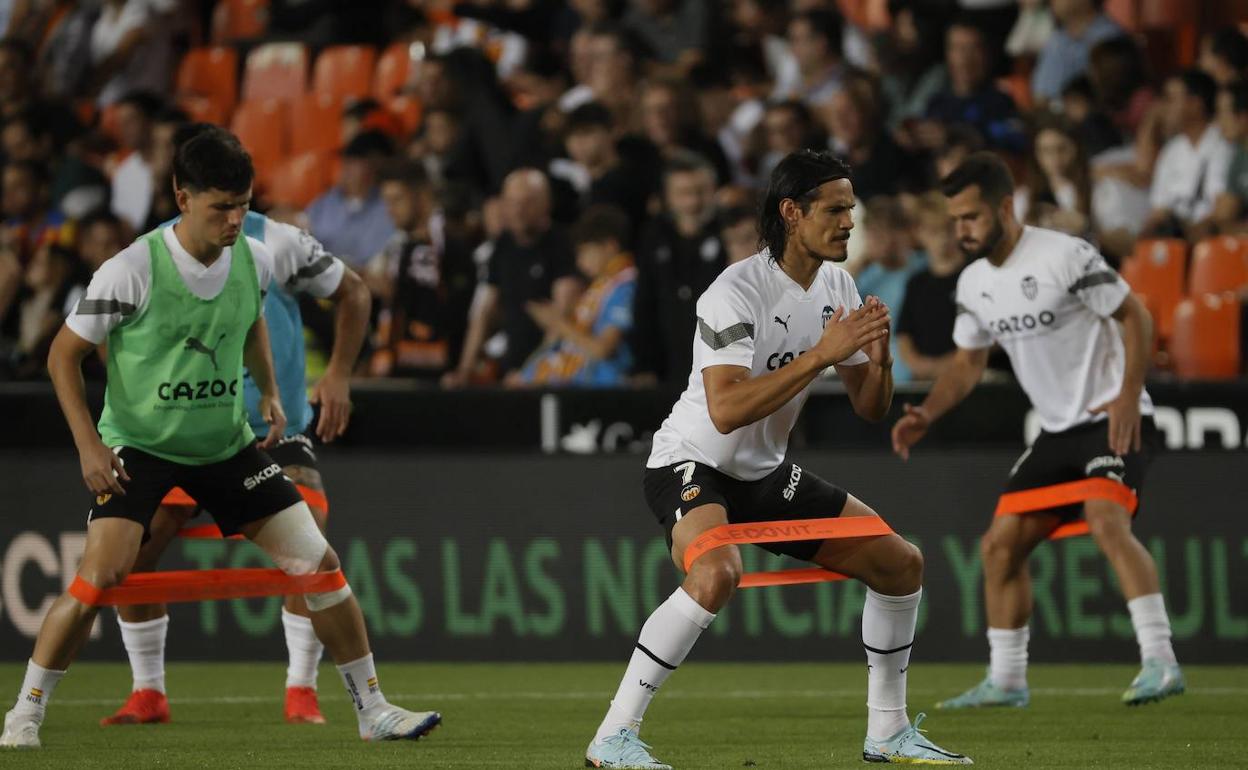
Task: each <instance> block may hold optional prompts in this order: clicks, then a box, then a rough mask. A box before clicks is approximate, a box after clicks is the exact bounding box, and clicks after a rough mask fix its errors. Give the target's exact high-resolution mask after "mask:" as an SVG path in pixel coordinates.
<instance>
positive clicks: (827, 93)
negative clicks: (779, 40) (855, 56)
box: [772, 10, 845, 105]
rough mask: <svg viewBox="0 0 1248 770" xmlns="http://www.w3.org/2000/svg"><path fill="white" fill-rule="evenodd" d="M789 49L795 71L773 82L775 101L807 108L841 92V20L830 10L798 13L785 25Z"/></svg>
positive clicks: (843, 71)
mask: <svg viewBox="0 0 1248 770" xmlns="http://www.w3.org/2000/svg"><path fill="white" fill-rule="evenodd" d="M788 32H789V35H788V37H789V47H790V49H791V50H792V52H793V58H794V59H796V60H797V69H796V70H795V71H792V72H786V73H783V74H782V75H781V77H779V78H777V82H776V90H775V92H774V93H773V94H772V96H773V98H776V99H800V100H801V101H804V102H806V103H807V104H810V105H818V104H823V103H824V102H826V101H827V100H828V99H830V98H832V94H834V93H836V92H837V91H838V90H839V89H840V88H841V81H842V79H843V78H844V77H845V62H844V59H843V57H842V55H841V40H842V37H843V35H844V28H843V27H842V24H841V17H840V14H838V13H837V12H836V11H832V10H811V11H804V12H801V13H798V14H797V15H795V16H794V17H793V20H792V21H790V22H789V30H788Z"/></svg>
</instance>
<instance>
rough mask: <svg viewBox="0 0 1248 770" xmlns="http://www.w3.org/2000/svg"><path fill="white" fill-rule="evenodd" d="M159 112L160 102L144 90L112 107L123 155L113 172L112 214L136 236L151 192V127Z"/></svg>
mask: <svg viewBox="0 0 1248 770" xmlns="http://www.w3.org/2000/svg"><path fill="white" fill-rule="evenodd" d="M162 109H164V101H163V100H162V99H161V98H160V97H159V96H157V95H156V94H153V93H150V92H147V91H136V92H134V93H130V94H126V95H125V96H124V97H122V98H121V99H119V100H118V101H117V105H116V108H115V111H116V116H117V138H118V141H119V143H120V144H121V150H122V152H124V153H125V156H124V157H123V158H122V160H121V162H120V163H119V164H118V165H117V167H116V169H114V170H113V196H112V201H113V202H112V206H113V213H114V214H116V215H117V216H119V217H121V218H122V220H123V221H125V223H126V224H128V225H129V226H130V229H132V230H134V231H135V232H136V233H139V232H143V227H144V225H146V224H147V215H148V212H149V211H150V210H151V205H152V193H153V192H154V191H155V173H154V172H153V170H152V157H153V152H154V145H153V143H152V127H153V125H154V124H155V122H156V117H157V115H159V114H160V112H161V110H162Z"/></svg>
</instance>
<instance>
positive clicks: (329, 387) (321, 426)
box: [311, 267, 373, 443]
mask: <svg viewBox="0 0 1248 770" xmlns="http://www.w3.org/2000/svg"><path fill="white" fill-rule="evenodd" d="M330 299H331V300H332V301H333V302H334V305H335V310H334V349H333V351H331V353H330V356H329V365H328V366H326V367H325V375H324V376H323V377H321V379H320V380H318V381H317V383H316V386H315V387H313V388H312V398H311V401H312V403H314V404H320V406H321V417H320V420H319V421H318V422H317V425H316V435H317V436H318V437H319V438H320V439H321V441H323V442H325V443H329V442H330V441H333V440H334V439H336V438H338V437H339V436H341V435H342V434H343V433H345V432H346V430H347V423H348V421H350V419H351V372H352V370H354V369H355V362H356V361H357V360H358V359H359V357H360V349H361V348H363V347H364V337H365V335H367V334H368V315H369V311H370V310H371V309H372V303H373V299H372V296H371V295H370V294H369V292H368V286H366V285H365V284H364V281H363V279H361V278H360V276H358V275H356V274H355V272H354V271H353V270H351V268H349V267H344V268H343V273H342V281H341V282H340V283H339V284H338V288H337V289H336V290H335V291H334V293H333V294H331V295H330Z"/></svg>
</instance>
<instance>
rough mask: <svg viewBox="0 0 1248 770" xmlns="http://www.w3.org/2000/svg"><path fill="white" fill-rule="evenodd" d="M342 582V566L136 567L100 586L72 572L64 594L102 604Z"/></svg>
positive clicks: (322, 589)
mask: <svg viewBox="0 0 1248 770" xmlns="http://www.w3.org/2000/svg"><path fill="white" fill-rule="evenodd" d="M346 585H347V579H346V577H344V576H343V574H342V570H334V571H333V572H314V573H312V574H311V575H287V574H286V573H284V572H282V571H281V570H280V569H193V570H176V571H172V572H144V573H139V574H136V575H131V576H130V577H128V578H126V579H125V580H124V581H122V583H121V584H120V585H118V586H116V587H114V588H105V589H100V588H96V587H95V586H93V585H91V584H90V583H88V582H87V581H86V580H83V579H82V577H81V576H75V577H74V582H73V583H71V584H70V586H69V595H70V596H72V597H74V598H75V599H77V600H78V601H80V602H82V603H83V604H88V605H91V606H93V607H107V606H117V605H123V604H162V603H164V604H168V603H172V602H198V601H212V600H217V599H247V598H251V597H255V596H286V595H288V594H307V593H328V592H331V591H337V590H339V589H341V588H343V587H345V586H346Z"/></svg>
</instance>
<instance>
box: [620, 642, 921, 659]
mask: <svg viewBox="0 0 1248 770" xmlns="http://www.w3.org/2000/svg"><path fill="white" fill-rule="evenodd" d="M637 646H638V647H640V646H641V645H637ZM862 646H863V648H864V649H866V651H867V652H874V653H875V654H876V655H892V654H893V653H894V652H901V651H902V650H908V649H910V648H911V647H913V646H914V642H911V643H910V644H903V645H902V646H900V647H898V648H897V649H894V650H877V649H875V648H874V647H872V646H871V645H869V644H867V643H866V642H863V643H862ZM651 657H653V656H651Z"/></svg>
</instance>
